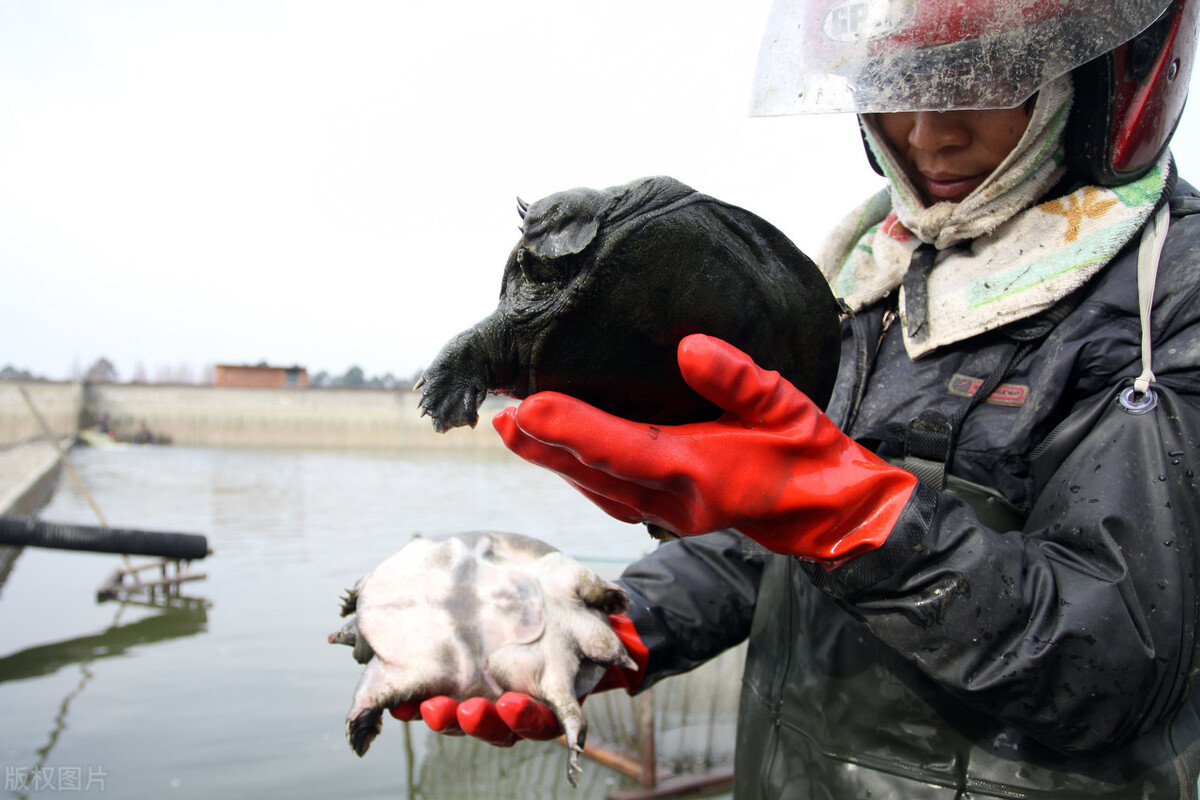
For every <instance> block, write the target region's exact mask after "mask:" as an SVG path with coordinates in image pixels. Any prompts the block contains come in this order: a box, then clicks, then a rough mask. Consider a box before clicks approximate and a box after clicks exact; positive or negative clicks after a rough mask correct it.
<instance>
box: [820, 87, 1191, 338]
mask: <svg viewBox="0 0 1200 800" xmlns="http://www.w3.org/2000/svg"><path fill="white" fill-rule="evenodd" d="M1070 100H1071V84H1070V79H1069V76H1064V78H1060V79H1059V80H1058V81H1055V82H1053V83H1051V84H1050V85H1048V86H1046V87H1044V88H1043V89H1042V91H1041V93H1040V94H1039V96H1038V102H1037V105H1036V106H1035V108H1034V112H1033V115H1032V116H1031V118H1030V121H1029V127H1028V128H1027V129H1026V131H1025V134H1024V136H1022V138H1021V140H1020V142H1018V144H1017V146H1016V147H1015V148H1014V149H1013V151H1012V153H1010V154H1009V156H1008V157H1007V158H1006V159H1005V160H1004V161H1003V162H1002V163H1001V164H1000V165H999V166H998V167H997V168H996V170H995V171H994V172H993V173H992V174H991V175H990V176H989V177H988V179H987V180H986V181H985V182H984V183H983V184H981V185H980V186H979V187H977V188H976V189H975V190H974V191H973V192H971V194H970V195H968V196H967V197H966V198H964V199H963V200H962V201H961V202H959V203H946V202H942V203H937V204H935V205H933V206H931V207H926V206H925V205H924V203H923V202H922V201H921V200H920V196H919V194H918V192H917V191H916V189H915V188H914V187H913V185H912V183H911V182H910V181H909V180H908V178H907V177H906V176H905V175H904V172H903V170H902V169H900V168H899V166H898V165H899V159H898V158H897V157H896V156H895V155H894V154H893V153H892V152H891V148H890V147H888V146H887V145H886V142H885V141H884V139H883V137H882V136H880V135H878V133H877V130H876V129H875V128H874V126H873V125H872V124H871V123H870V121H869V119H868V120H867V124H866V126H865V131H866V133H867V138H868V142H869V144H870V145H871V147H872V149H873V151H874V152H875V155H876V157H877V158H878V159H879V161H880V163H881V164H882V165H883V167H884V172H885V173H886V174H887V176H888V178H889V181H890V186H889V188H888V189H885V190H883V191H881V192H880V193H878V194H877V195H875V196H874V197H871V198H870V199H868V200H867V202H866V203H864V204H863V205H861V206H860V207H859V208H857V209H855V211H854V212H852V213H851V214H850V215H849V216H847V217H846V219H845V220H843V222H842V223H841V224H840V225H839V226H838V227H837V228H835V230H834V232H833V234H832V235H831V237H830V239H829V240H828V241H827V243H826V246H825V248H824V250H823V251H822V254H821V257H820V258H819V259H818V263H819V264H820V265H821V267H822V269H823V270H824V271H825V275H826V278H827V279H828V280H829V282H830V284H831V285H832V286H833V288H834V292H835V293H836V294H838V295H839V296H841V297H842V298H843V299H844V300H845V301H846V303H847V304H848V305H849V306H850V307H851V308H852V309H853V310H855V311H857V310H859V309H862V308H864V307H866V306H868V305H870V304H872V303H874V302H877V301H879V300H881V299H883V298H884V297H887V296H888V295H889V294H891V292H893V291H895V290H896V289H897V288H899V287H901V286H902V284H903V286H905V287H906V288H907V291H906V289H905V288H902V289H901V292H900V310H901V311H900V313H901V320H902V322H904V343H905V347H906V349H907V350H908V354H909V356H910V357H911V358H914V359H916V358H919V357H921V356H923V355H925V354H927V353H929V352H931V351H933V350H935V349H936V348H938V347H941V346H943V345H947V344H952V343H954V342H959V341H962V340H964V339H968V338H970V337H972V336H975V335H977V334H980V333H983V332H985V331H989V330H994V329H996V328H999V327H1002V326H1004V325H1007V324H1008V323H1010V322H1013V321H1016V320H1019V319H1024V318H1026V317H1030V316H1033V315H1034V314H1037V313H1039V312H1041V311H1044V310H1046V309H1048V308H1050V307H1051V306H1053V305H1054V304H1055V303H1056V302H1057V301H1058V300H1060V299H1062V298H1063V297H1065V296H1067V295H1068V294H1070V293H1071V292H1072V291H1074V290H1075V289H1077V288H1079V287H1080V286H1082V285H1083V284H1084V283H1085V282H1086V281H1087V280H1088V279H1089V278H1091V277H1092V276H1093V275H1095V274H1096V273H1097V272H1098V271H1099V270H1100V269H1101V268H1102V267H1103V266H1104V265H1105V264H1107V263H1108V262H1109V261H1110V260H1111V259H1112V257H1113V256H1115V255H1116V254H1117V252H1118V251H1119V250H1120V249H1121V248H1122V247H1123V246H1124V245H1125V244H1126V243H1127V242H1128V241H1129V240H1130V239H1131V238H1132V237H1133V236H1134V235H1135V234H1136V233H1137V231H1138V230H1140V229H1141V227H1142V225H1143V224H1144V223H1145V222H1146V220H1147V219H1149V217H1150V214H1151V213H1152V212H1153V211H1154V208H1155V206H1156V205H1157V203H1158V201H1159V200H1160V199H1161V197H1162V195H1163V192H1164V191H1165V189H1166V184H1167V175H1168V172H1169V160H1170V155H1169V154H1168V153H1164V155H1163V157H1162V159H1161V160H1160V161H1159V163H1158V164H1157V165H1156V166H1155V167H1154V169H1152V170H1151V171H1150V172H1149V173H1147V174H1146V175H1145V176H1144V177H1142V178H1141V179H1139V180H1137V181H1134V182H1132V183H1129V184H1125V185H1124V186H1118V187H1114V188H1104V187H1099V186H1084V187H1081V188H1079V189H1077V190H1076V191H1074V192H1072V193H1070V194H1068V195H1065V196H1063V197H1057V198H1054V199H1052V200H1048V201H1046V202H1043V203H1041V204H1039V205H1036V206H1032V207H1031V204H1032V203H1034V202H1035V201H1036V200H1037V199H1038V198H1039V197H1041V196H1042V195H1043V194H1044V193H1045V192H1046V191H1047V190H1048V189H1049V188H1050V187H1051V186H1053V185H1054V184H1055V183H1056V182H1057V181H1058V180H1059V179H1060V178H1061V177H1062V175H1063V173H1064V171H1065V168H1064V167H1063V161H1064V158H1063V135H1064V133H1065V130H1066V120H1067V116H1068V113H1069V110H1070ZM923 242H924V243H926V244H928V245H932V246H933V248H936V252H933V251H931V250H930V248H928V247H926V248H924V250H923V251H922V255H924V254H926V253H928V257H927V259H925V260H926V261H927V263H925V264H924V265H923V266H924V269H925V270H926V271H925V273H924V274H923V275H918V276H916V279H917V283H918V284H919V287H920V288H921V289H923V291H922V292H921V295H922V296H921V297H920V298H919V301H918V302H916V303H915V304H914V305H915V306H919V308H918V309H917V310H918V311H919V316H918V313H917V312H916V311H912V310H910V309H909V308H908V306H909V302H910V301H911V300H913V298H911V297H908V296H906V295H914V296H915V294H916V292H914V291H913V285H914V276H911V275H910V276H909V278H908V280H906V279H905V275H906V273H908V272H909V266H910V264H915V263H916V262H918V261H921V260H922V259H921V258H920V257H918V258H917V259H914V254H916V253H917V251H918V247H920V246H921V244H922V243H923ZM922 279H923V280H922ZM910 312H911V316H913V317H914V319H913V320H909V319H908V317H909V316H910ZM910 322H913V323H915V324H910Z"/></svg>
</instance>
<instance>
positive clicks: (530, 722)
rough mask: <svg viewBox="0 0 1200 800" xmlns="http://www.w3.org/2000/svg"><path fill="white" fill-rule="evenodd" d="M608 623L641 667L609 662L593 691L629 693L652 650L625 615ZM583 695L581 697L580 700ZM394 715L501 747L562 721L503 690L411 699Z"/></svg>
mask: <svg viewBox="0 0 1200 800" xmlns="http://www.w3.org/2000/svg"><path fill="white" fill-rule="evenodd" d="M608 621H609V624H611V625H612V627H613V632H614V633H616V634H617V638H618V639H620V640H621V643H622V644H623V645H625V651H626V652H627V653H629V657H630V658H632V659H633V660H634V663H636V664H637V665H638V671H637V672H633V671H631V670H627V669H623V668H621V667H609V668H608V670H607V671H605V673H604V676H603V677H601V679H600V682H599V683H597V684H596V687H595V688H594V689H592V692H591V693H592V694H594V693H596V692H602V691H605V690H607V689H615V688H617V687H624V688H626V689H628V690H629V691H630V692H632V691H634V690H636V689H637V687H638V686H639V685H641V682H642V676H643V675H644V673H645V670H646V664H647V662H648V661H649V658H650V654H649V651H648V650H647V649H646V645H644V644H642V640H641V638H640V637H639V636H638V634H637V631H636V630H635V629H634V627H633V621H632V620H630V619H629V617H627V616H625V615H624V614H609V615H608ZM582 701H583V698H580V702H582ZM391 715H392V716H393V717H395V718H396V719H399V720H403V721H405V722H408V721H409V720H413V719H417V718H418V717H420V718H421V719H423V720H425V724H426V725H428V726H429V727H430V728H431V729H432V730H434V731H436V732H438V733H443V734H446V735H447V736H462V735H464V734H465V735H467V736H474V737H476V738H478V739H483V740H484V741H485V742H488V743H489V744H494V745H496V746H497V747H512V746H513V745H514V744H515V743H516V742H518V741H519V740H521V739H536V740H538V741H545V740H547V739H557V738H558V737H559V736H562V734H563V729H562V726H561V725H559V724H558V720H557V719H556V718H555V716H554V712H553V711H551V710H550V708H549V706H547V705H545V704H544V703H541V702H539V701H537V700H534V699H533V698H532V697H530V696H529V695H527V694H522V693H521V692H505V693H504V694H502V695H500V698H499V699H498V700H496V702H494V703H493V702H492V701H491V700H488V699H487V698H486V697H472V698H469V699H467V700H463V701H462V702H459V701H458V700H455V699H454V698H452V697H447V696H445V695H439V696H437V697H431V698H429V699H428V700H410V701H408V702H405V703H401V704H400V705H398V706H396V707H394V708H392V709H391Z"/></svg>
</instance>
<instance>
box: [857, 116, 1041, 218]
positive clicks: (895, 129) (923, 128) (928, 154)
mask: <svg viewBox="0 0 1200 800" xmlns="http://www.w3.org/2000/svg"><path fill="white" fill-rule="evenodd" d="M1030 113H1032V105H1029V106H1028V110H1027V106H1026V105H1020V106H1017V107H1016V108H1001V109H989V110H987V111H902V112H897V113H893V114H876V115H875V119H876V121H877V122H878V125H879V129H880V130H881V131H882V133H883V136H884V138H886V139H887V141H888V143H889V144H890V145H891V146H892V149H893V150H894V151H895V152H896V155H897V156H898V157H899V158H900V162H901V164H902V165H903V167H904V170H905V172H906V173H907V174H908V177H909V179H910V180H911V181H912V182H913V185H915V186H916V187H917V190H918V191H920V193H921V196H922V198H923V199H924V200H925V202H926V203H927V204H930V205H932V204H933V203H937V202H943V201H948V202H952V203H957V202H959V201H960V200H962V199H963V198H965V197H966V196H967V195H968V194H970V193H971V192H972V191H973V190H974V189H975V187H977V186H979V184H981V183H983V181H984V180H985V179H986V178H987V176H988V175H990V174H991V173H992V170H994V169H995V168H996V167H998V166H999V165H1000V162H1001V161H1003V160H1004V158H1005V156H1007V155H1008V154H1009V153H1010V152H1012V149H1013V148H1014V147H1016V145H1017V142H1019V141H1020V140H1021V136H1022V134H1024V133H1025V128H1026V127H1027V126H1028V125H1029V115H1030Z"/></svg>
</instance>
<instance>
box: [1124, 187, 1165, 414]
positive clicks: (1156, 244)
mask: <svg viewBox="0 0 1200 800" xmlns="http://www.w3.org/2000/svg"><path fill="white" fill-rule="evenodd" d="M1170 224H1171V209H1170V208H1169V204H1167V203H1163V206H1162V208H1160V209H1159V210H1158V213H1157V214H1155V215H1154V219H1153V220H1152V221H1151V224H1149V225H1147V226H1146V227H1145V228H1143V229H1142V241H1141V244H1140V246H1139V247H1138V309H1139V311H1140V313H1141V319H1142V374H1141V375H1139V376H1138V377H1137V379H1136V380H1134V382H1133V391H1134V393H1135V394H1136V395H1139V396H1140V395H1145V394H1146V392H1148V391H1149V390H1150V383H1151V382H1152V381H1153V380H1154V370H1153V369H1151V362H1150V358H1151V355H1150V351H1151V348H1150V311H1151V309H1152V308H1153V306H1154V280H1155V278H1156V276H1157V275H1158V259H1159V257H1160V256H1161V255H1162V249H1163V242H1165V241H1166V240H1167V228H1168V227H1169V226H1170Z"/></svg>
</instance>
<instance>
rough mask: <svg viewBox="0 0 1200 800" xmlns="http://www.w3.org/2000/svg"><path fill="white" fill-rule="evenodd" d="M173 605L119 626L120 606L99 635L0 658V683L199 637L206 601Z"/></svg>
mask: <svg viewBox="0 0 1200 800" xmlns="http://www.w3.org/2000/svg"><path fill="white" fill-rule="evenodd" d="M175 601H176V602H175V603H174V604H173V605H171V606H166V607H161V612H160V613H157V614H154V615H152V616H149V617H143V618H142V619H139V620H136V621H134V622H128V623H124V624H122V623H121V622H120V617H121V616H122V613H123V612H124V611H125V607H126V605H127V604H124V603H123V604H121V605H120V607H119V608H118V609H117V614H116V618H114V620H113V624H112V625H110V626H109V627H107V628H105V629H104V630H103V631H101V632H99V633H93V634H88V635H85V636H77V637H75V638H73V639H66V640H63V641H58V642H51V643H49V644H41V645H34V646H32V647H28V648H26V649H24V650H20V651H18V652H16V653H12V654H11V655H7V656H3V657H0V683H7V682H9V681H21V680H28V679H29V678H35V677H38V676H41V675H49V674H51V673H54V672H57V671H58V670H60V669H64V668H65V667H68V666H71V665H72V664H84V665H87V664H91V663H92V662H94V661H96V660H98V659H104V658H115V657H117V656H123V655H126V654H127V652H128V651H129V650H130V649H131V648H134V647H138V646H148V645H152V644H154V643H156V642H163V641H167V640H169V639H178V638H181V637H184V636H195V635H196V634H198V633H202V632H203V631H204V629H205V623H206V622H207V621H208V611H207V609H206V608H205V605H206V603H205V601H203V600H197V599H192V600H189V601H187V602H179V598H175ZM138 605H139V606H142V605H143V604H138ZM143 607H144V606H143Z"/></svg>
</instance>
